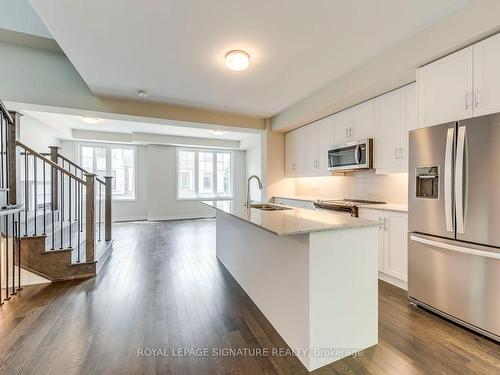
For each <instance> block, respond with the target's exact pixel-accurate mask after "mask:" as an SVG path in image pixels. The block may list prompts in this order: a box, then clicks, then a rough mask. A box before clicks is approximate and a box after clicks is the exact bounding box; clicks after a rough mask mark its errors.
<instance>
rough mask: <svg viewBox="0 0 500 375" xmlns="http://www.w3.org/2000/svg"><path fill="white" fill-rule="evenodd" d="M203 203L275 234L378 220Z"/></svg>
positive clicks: (350, 226) (347, 226)
mask: <svg viewBox="0 0 500 375" xmlns="http://www.w3.org/2000/svg"><path fill="white" fill-rule="evenodd" d="M203 203H204V204H206V205H208V206H210V207H213V208H215V209H216V210H219V211H222V212H225V213H227V214H229V215H232V216H234V217H237V218H239V219H241V220H244V221H246V222H248V223H251V224H253V225H256V226H258V227H260V228H262V229H264V230H267V231H268V232H271V233H273V234H276V235H278V236H289V235H294V234H307V233H313V232H322V231H331V230H342V229H355V228H363V227H374V226H377V225H378V223H377V222H375V221H371V220H365V219H359V218H356V217H350V216H346V215H342V214H332V213H324V212H321V211H314V210H308V209H305V208H292V209H290V210H279V211H264V210H259V209H257V208H251V209H250V210H249V209H247V208H246V207H245V206H244V205H243V203H241V202H235V201H204V202H203Z"/></svg>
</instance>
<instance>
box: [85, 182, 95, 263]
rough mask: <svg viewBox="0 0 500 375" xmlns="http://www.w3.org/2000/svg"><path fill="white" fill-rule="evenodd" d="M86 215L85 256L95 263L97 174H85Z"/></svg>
mask: <svg viewBox="0 0 500 375" xmlns="http://www.w3.org/2000/svg"><path fill="white" fill-rule="evenodd" d="M85 180H86V184H85V185H86V186H85V187H86V214H85V254H86V261H87V262H93V261H94V247H95V174H94V173H88V174H85Z"/></svg>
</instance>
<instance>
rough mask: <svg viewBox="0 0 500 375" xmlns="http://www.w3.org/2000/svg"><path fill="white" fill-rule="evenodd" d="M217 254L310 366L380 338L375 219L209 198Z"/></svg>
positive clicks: (294, 350) (310, 367)
mask: <svg viewBox="0 0 500 375" xmlns="http://www.w3.org/2000/svg"><path fill="white" fill-rule="evenodd" d="M204 203H205V204H207V205H209V206H211V207H213V208H215V209H216V220H217V222H216V227H217V229H216V231H217V234H216V241H217V245H216V246H217V249H216V253H217V258H218V259H219V260H220V261H221V262H222V264H223V265H224V266H225V267H226V269H227V270H228V271H229V272H230V273H231V275H232V276H233V277H234V278H235V280H236V281H237V282H238V283H239V284H240V286H241V287H242V288H243V290H245V292H246V293H247V294H248V296H249V297H250V298H251V299H252V300H253V301H254V303H255V304H256V305H257V307H258V308H259V309H260V310H261V311H262V313H263V314H264V315H265V316H266V318H267V319H268V320H269V322H270V323H271V324H272V325H273V327H274V328H275V329H276V331H277V332H278V333H279V334H280V335H281V337H282V338H283V339H284V340H285V342H286V343H287V344H288V346H289V347H290V348H291V349H292V350H293V352H294V354H295V355H296V356H297V357H298V358H299V359H300V361H301V362H302V363H303V364H304V366H305V367H306V368H307V369H308V370H309V371H313V370H315V369H317V368H319V367H322V366H324V365H327V364H328V363H331V362H334V361H336V360H339V359H341V358H343V357H346V356H349V355H352V354H355V353H356V352H358V351H361V350H363V349H365V348H368V347H370V346H372V345H375V344H377V340H378V293H377V291H378V281H377V277H378V274H377V267H378V264H377V259H378V228H377V225H378V224H377V223H376V222H372V221H368V220H363V219H359V218H352V217H349V216H345V215H339V214H330V213H323V212H319V211H313V210H307V209H301V208H293V209H286V210H276V211H265V210H261V209H257V208H251V209H247V208H246V207H245V206H244V205H243V204H242V203H238V202H232V201H210V202H204Z"/></svg>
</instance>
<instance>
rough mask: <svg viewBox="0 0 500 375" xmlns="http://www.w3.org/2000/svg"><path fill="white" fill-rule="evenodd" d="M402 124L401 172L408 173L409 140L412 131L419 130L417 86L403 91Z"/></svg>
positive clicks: (405, 88)
mask: <svg viewBox="0 0 500 375" xmlns="http://www.w3.org/2000/svg"><path fill="white" fill-rule="evenodd" d="M401 90H402V91H401V99H402V101H401V105H402V107H401V111H402V118H403V120H402V123H401V132H400V141H399V142H400V146H399V147H400V150H399V155H398V156H399V159H398V160H399V164H400V167H399V170H400V172H408V138H409V133H410V131H412V130H415V129H417V127H418V126H417V85H416V84H415V83H412V84H411V85H408V86H405V87H403V88H402V89H401Z"/></svg>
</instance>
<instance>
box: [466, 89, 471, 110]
mask: <svg viewBox="0 0 500 375" xmlns="http://www.w3.org/2000/svg"><path fill="white" fill-rule="evenodd" d="M469 96H470V94H469V91H466V92H465V109H469V107H470V104H469Z"/></svg>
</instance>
